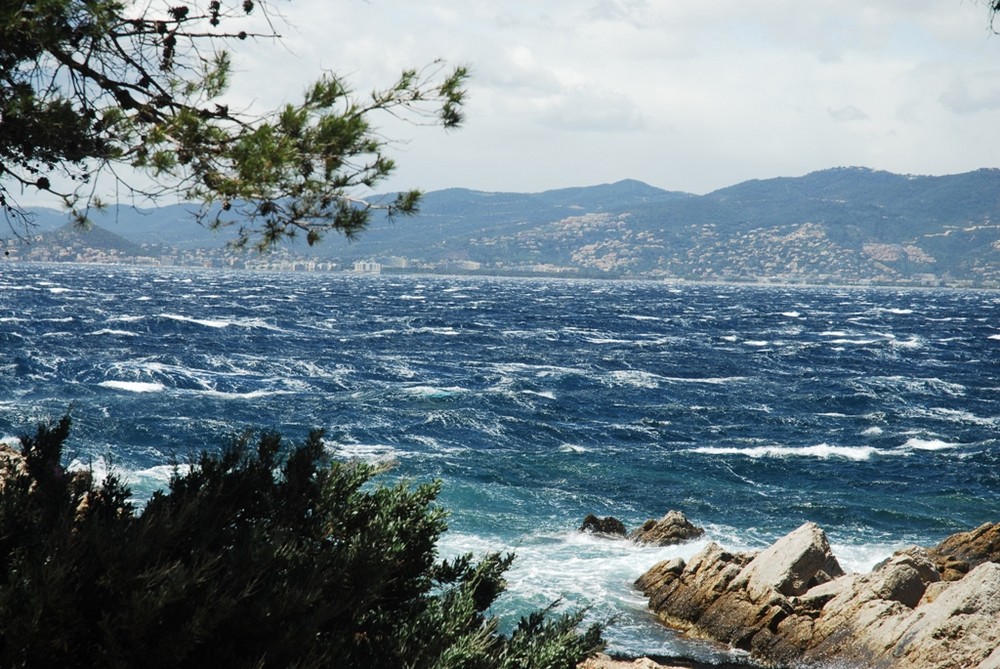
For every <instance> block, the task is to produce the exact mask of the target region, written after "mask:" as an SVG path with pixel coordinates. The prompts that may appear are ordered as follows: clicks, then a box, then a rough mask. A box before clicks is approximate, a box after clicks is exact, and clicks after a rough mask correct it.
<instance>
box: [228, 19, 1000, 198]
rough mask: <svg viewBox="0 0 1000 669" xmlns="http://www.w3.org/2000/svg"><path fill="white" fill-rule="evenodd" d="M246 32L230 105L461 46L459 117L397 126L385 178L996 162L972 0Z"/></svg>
mask: <svg viewBox="0 0 1000 669" xmlns="http://www.w3.org/2000/svg"><path fill="white" fill-rule="evenodd" d="M280 7H281V9H282V10H283V11H284V12H285V13H286V14H287V18H288V21H289V23H290V24H291V26H290V27H289V28H288V29H287V30H286V29H282V32H283V33H284V35H285V45H284V46H280V45H274V44H270V43H267V42H260V43H257V44H249V43H248V44H246V45H245V46H246V47H247V48H246V49H245V50H243V51H241V53H240V55H239V56H238V58H237V64H238V68H239V70H240V71H239V72H238V73H237V76H236V78H235V81H234V89H233V96H234V99H235V100H236V101H237V102H236V104H235V106H240V105H241V104H242V105H249V104H251V103H256V104H258V105H261V106H267V105H273V104H275V103H276V102H278V101H282V100H290V99H293V98H296V97H298V96H299V95H300V94H301V92H302V90H303V89H304V87H305V85H306V83H307V82H308V80H309V79H310V78H313V77H315V76H316V75H318V74H319V73H320V72H321V71H323V70H324V69H326V70H331V71H334V72H336V73H338V74H340V75H344V76H346V77H347V78H348V79H349V80H350V81H351V82H352V83H353V85H354V88H355V89H356V90H359V91H367V90H370V89H372V88H375V87H377V86H379V85H384V84H387V83H389V82H391V81H392V80H393V78H394V77H395V76H397V75H398V73H399V72H400V71H401V70H402V69H403V68H405V67H414V66H420V65H422V64H425V63H429V62H431V61H433V60H434V59H435V58H439V57H441V58H445V59H447V60H448V61H449V62H450V63H452V64H468V65H470V66H471V68H472V72H473V78H472V80H471V81H470V83H469V93H470V98H469V104H468V109H467V111H468V121H467V124H466V127H465V128H464V129H462V130H460V131H458V132H455V133H443V132H441V131H440V130H437V129H432V128H419V127H412V126H407V125H405V124H399V123H397V122H395V121H393V120H391V119H388V118H387V119H385V120H384V121H379V123H380V125H382V126H383V128H384V132H385V133H386V134H387V135H388V136H390V137H395V138H399V139H400V140H404V141H403V142H402V143H401V144H400V145H399V151H398V153H397V155H396V157H397V158H398V160H397V164H398V166H399V167H398V170H397V173H396V176H395V177H394V178H393V179H392V180H391V181H390V182H388V183H387V184H385V187H386V188H409V187H419V188H424V189H437V188H445V187H449V186H465V187H471V188H477V189H483V190H522V191H528V190H541V189H545V188H555V187H563V186H573V185H585V184H590V183H598V182H607V181H615V180H618V179H622V178H627V177H631V178H637V179H642V180H644V181H647V182H649V183H652V184H654V185H657V186H661V187H664V188H669V189H679V190H688V191H692V192H707V191H710V190H713V189H715V188H719V187H723V186H726V185H730V184H733V183H736V182H738V181H742V180H745V179H750V178H766V177H771V176H777V175H795V174H802V173H804V172H807V171H810V170H814V169H822V168H824V167H830V166H836V165H865V166H869V167H873V168H878V169H890V170H893V171H898V172H905V173H922V174H938V173H945V172H956V171H964V170H972V169H976V168H978V167H984V166H995V165H997V164H998V162H1000V134H998V133H996V131H995V127H996V124H997V121H998V120H1000V67H994V64H995V63H1000V37H991V34H990V31H989V21H988V19H989V13H988V9H987V7H986V5H985V4H984V3H980V2H975V1H974V0H952V1H950V2H942V1H941V0H880V1H879V2H877V3H873V2H870V0H815V1H814V2H810V3H802V2H801V1H800V0H698V1H697V2H677V1H675V0H585V1H581V0H546V2H544V3H539V2H537V1H535V0H532V1H530V2H529V1H528V0H508V1H507V2H503V3H497V2H493V1H490V2H487V1H486V0H429V1H428V2H425V3H414V2H411V1H409V0H368V1H364V2H362V1H360V0H335V1H332V2H330V1H320V0H294V1H293V2H290V3H287V4H285V3H282V4H281V5H280Z"/></svg>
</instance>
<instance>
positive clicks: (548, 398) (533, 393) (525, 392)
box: [521, 390, 556, 400]
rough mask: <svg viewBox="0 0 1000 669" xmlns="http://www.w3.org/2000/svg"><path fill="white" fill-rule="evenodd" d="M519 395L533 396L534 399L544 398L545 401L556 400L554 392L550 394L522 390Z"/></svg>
mask: <svg viewBox="0 0 1000 669" xmlns="http://www.w3.org/2000/svg"><path fill="white" fill-rule="evenodd" d="M521 394H523V395H534V396H535V397H544V398H545V399H547V400H554V399H555V398H556V394H555V393H554V392H552V391H551V390H541V391H536V390H522V391H521Z"/></svg>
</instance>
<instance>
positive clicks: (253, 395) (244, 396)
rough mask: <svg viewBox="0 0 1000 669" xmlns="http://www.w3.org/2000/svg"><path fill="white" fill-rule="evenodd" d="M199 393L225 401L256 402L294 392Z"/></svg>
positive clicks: (201, 391) (200, 391)
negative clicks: (263, 398) (262, 398)
mask: <svg viewBox="0 0 1000 669" xmlns="http://www.w3.org/2000/svg"><path fill="white" fill-rule="evenodd" d="M197 392H198V394H199V395H205V396H207V397H215V398H218V399H223V400H256V399H260V398H261V397H271V396H273V395H291V394H292V392H291V391H288V390H251V391H250V392H246V393H233V392H224V391H221V390H199V391H197Z"/></svg>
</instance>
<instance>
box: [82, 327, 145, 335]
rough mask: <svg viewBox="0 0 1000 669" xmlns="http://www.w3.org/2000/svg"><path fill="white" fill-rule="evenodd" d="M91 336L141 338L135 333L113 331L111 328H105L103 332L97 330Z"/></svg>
mask: <svg viewBox="0 0 1000 669" xmlns="http://www.w3.org/2000/svg"><path fill="white" fill-rule="evenodd" d="M90 334H91V335H116V336H119V337H137V336H139V335H138V334H137V333H135V332H129V331H128V330H113V329H111V328H103V329H101V330H95V331H94V332H91V333H90Z"/></svg>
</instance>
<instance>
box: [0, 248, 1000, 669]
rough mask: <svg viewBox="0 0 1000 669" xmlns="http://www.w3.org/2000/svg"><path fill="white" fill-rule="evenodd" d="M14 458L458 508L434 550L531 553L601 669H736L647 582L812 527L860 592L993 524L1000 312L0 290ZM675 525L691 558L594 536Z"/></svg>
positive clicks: (340, 279) (845, 299)
mask: <svg viewBox="0 0 1000 669" xmlns="http://www.w3.org/2000/svg"><path fill="white" fill-rule="evenodd" d="M0 381H2V386H0V437H3V438H4V439H5V440H7V441H13V440H14V439H15V438H16V436H17V435H20V434H22V433H25V432H28V431H30V430H31V428H32V426H33V425H34V424H35V423H36V422H38V421H41V420H46V419H49V418H57V417H59V416H61V415H63V414H64V413H65V412H66V411H67V410H68V411H70V413H71V415H72V417H73V419H74V430H73V433H72V436H71V444H70V449H69V450H70V455H71V457H72V458H73V459H74V460H75V461H76V462H77V464H78V466H92V467H94V468H95V469H97V470H98V471H101V470H102V468H108V467H110V468H113V469H116V470H117V471H120V472H124V473H125V474H126V475H127V477H128V479H129V481H130V483H131V485H132V487H133V489H134V491H135V493H136V494H137V495H138V496H139V497H140V498H142V497H143V496H148V495H149V494H150V492H151V491H152V490H154V489H155V488H156V487H158V486H162V485H163V484H164V483H165V481H166V480H167V477H168V476H169V474H170V471H171V463H173V462H179V461H181V462H182V461H184V460H185V459H186V458H189V457H191V456H192V454H194V453H196V452H197V451H199V450H201V449H206V448H207V449H212V448H217V447H218V446H219V444H221V443H222V442H223V440H224V439H225V438H226V437H227V436H231V435H233V434H236V433H238V432H241V431H243V430H245V429H253V428H267V429H272V428H273V429H278V430H280V431H281V432H282V433H283V434H285V435H286V436H287V437H288V438H289V439H292V440H298V439H301V438H303V437H304V436H305V434H306V433H307V432H308V430H310V429H311V428H313V427H322V428H324V429H325V431H326V439H327V443H328V446H329V448H330V450H331V452H332V453H333V454H334V455H335V457H339V458H362V459H365V460H375V461H382V462H387V463H391V464H392V469H391V470H390V471H389V473H388V474H387V475H386V480H389V481H394V480H397V479H405V480H409V481H413V482H422V481H427V480H431V479H440V480H442V482H443V490H442V495H441V497H440V501H441V504H442V505H443V506H445V507H446V508H447V509H448V510H449V511H450V517H449V525H450V530H449V532H448V533H447V534H446V535H445V537H444V540H443V542H442V544H441V550H442V552H443V553H445V554H453V553H458V552H465V551H469V550H471V551H474V552H477V553H483V552H486V551H494V550H499V551H507V550H513V551H514V552H516V553H517V555H518V559H517V561H516V562H515V566H514V567H513V569H512V570H511V572H510V573H509V581H510V592H509V593H508V595H506V596H505V597H504V598H503V599H502V600H501V601H500V602H499V603H498V605H497V609H496V610H495V611H494V613H497V614H498V615H501V616H502V617H503V618H504V620H506V621H508V624H512V623H514V622H516V619H517V617H518V616H519V615H522V614H523V613H525V612H527V611H528V610H529V609H531V608H537V607H540V606H545V605H547V604H549V603H550V602H552V601H553V600H556V599H560V600H562V601H563V602H564V605H565V606H568V607H579V606H588V607H590V615H591V616H592V617H594V618H596V619H603V618H605V617H608V616H612V615H613V616H615V617H616V618H617V621H616V623H615V624H614V625H613V626H612V627H611V628H610V629H609V632H608V635H607V636H608V637H609V639H610V640H611V642H612V650H613V651H616V652H622V653H627V654H646V653H651V654H659V655H684V656H694V657H698V658H701V659H718V658H721V657H726V653H725V652H723V651H721V650H719V649H716V648H713V647H710V646H707V645H704V644H696V643H692V642H687V641H684V640H682V639H679V638H677V637H676V636H675V635H673V634H671V633H669V632H667V631H665V630H663V629H662V628H661V627H660V626H659V625H658V624H657V623H656V621H655V620H653V619H652V617H651V616H650V615H649V614H648V613H647V612H646V609H645V602H644V601H643V600H642V599H641V597H639V596H638V594H637V593H635V592H634V591H633V590H632V589H631V582H632V580H634V579H635V578H636V577H637V576H638V575H639V574H641V573H642V572H643V571H644V570H645V569H646V568H648V567H649V566H651V565H652V564H654V563H655V562H656V561H658V560H660V559H663V558H665V557H673V556H682V557H690V555H693V554H694V553H695V552H697V550H699V549H700V548H701V547H703V546H704V544H705V542H707V541H709V540H714V541H718V542H720V543H722V544H723V545H725V546H727V547H729V548H731V549H734V550H742V549H750V548H759V547H761V546H763V545H766V544H767V543H768V542H771V541H773V540H775V539H776V538H778V537H779V536H781V535H783V534H785V533H786V532H788V531H790V530H792V529H794V528H795V527H797V526H798V525H800V524H801V523H802V522H805V521H807V520H812V521H815V522H817V523H819V524H820V525H821V526H822V527H823V528H824V529H825V530H826V531H827V533H828V535H829V536H830V539H831V542H832V544H833V547H834V551H835V552H836V554H837V556H838V558H839V559H840V561H841V562H842V564H843V565H844V566H845V568H847V569H848V570H855V571H866V570H868V569H870V568H871V567H872V566H873V565H874V564H875V563H876V562H877V561H879V560H881V559H883V558H884V557H887V556H888V555H889V554H891V552H892V551H893V550H895V549H897V548H900V547H902V546H905V545H907V544H910V543H918V544H924V545H927V544H931V543H934V542H936V541H938V540H940V539H941V538H943V537H944V536H946V535H948V534H950V533H952V532H955V531H959V530H964V529H969V528H971V527H974V526H976V525H979V524H981V523H983V522H987V521H997V520H1000V502H998V500H1000V440H998V430H997V428H998V425H1000V294H998V293H996V292H990V291H957V290H956V291H944V290H916V289H876V288H868V289H866V288H832V287H822V288H813V287H784V286H749V285H698V284H669V283H659V282H624V281H615V282H611V281H576V280H551V279H544V280H543V279H538V280H534V279H485V278H461V277H425V276H380V277H374V276H355V275H346V274H295V273H249V272H223V271H213V270H190V269H163V268H156V269H154V268H150V269H141V268H124V267H108V266H75V265H33V264H15V263H4V264H0ZM670 509H679V510H681V511H683V512H684V513H685V514H687V516H688V517H689V518H690V519H691V520H692V521H694V522H695V523H696V524H698V525H701V526H703V527H705V528H706V530H707V534H706V537H705V538H704V539H703V540H701V541H698V542H694V543H692V544H688V545H685V546H681V547H674V548H650V547H640V546H636V545H634V544H631V543H628V542H617V541H607V540H601V539H598V538H595V537H592V536H589V535H583V534H580V533H578V532H577V531H576V528H577V527H578V526H579V524H580V522H581V520H582V519H583V517H584V516H585V515H586V514H587V513H596V514H598V515H602V516H603V515H614V516H616V517H618V518H620V519H621V520H623V521H624V522H625V524H626V525H628V526H629V527H635V526H637V525H638V524H640V523H642V522H643V521H644V520H646V519H647V518H651V517H659V516H661V515H663V514H664V513H666V512H667V511H668V510H670Z"/></svg>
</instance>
